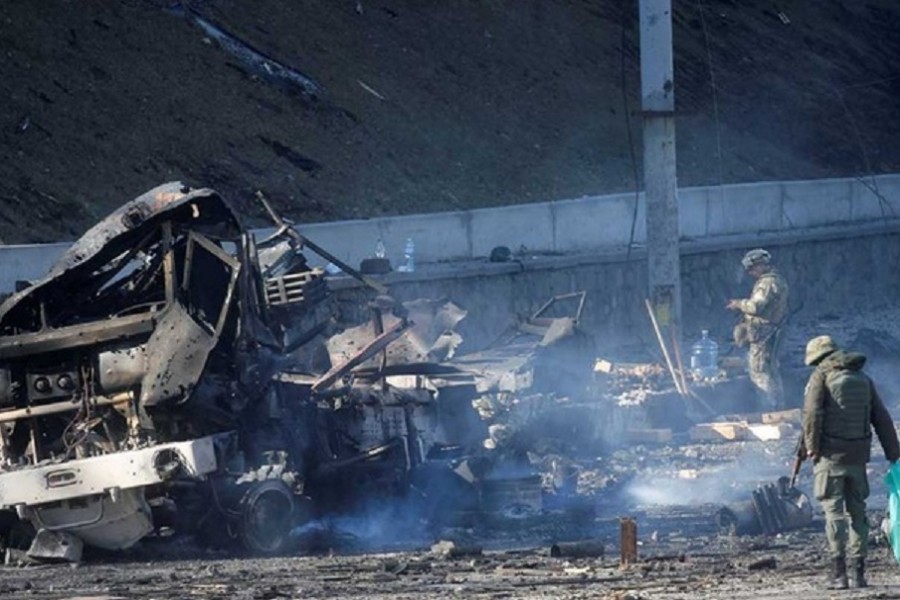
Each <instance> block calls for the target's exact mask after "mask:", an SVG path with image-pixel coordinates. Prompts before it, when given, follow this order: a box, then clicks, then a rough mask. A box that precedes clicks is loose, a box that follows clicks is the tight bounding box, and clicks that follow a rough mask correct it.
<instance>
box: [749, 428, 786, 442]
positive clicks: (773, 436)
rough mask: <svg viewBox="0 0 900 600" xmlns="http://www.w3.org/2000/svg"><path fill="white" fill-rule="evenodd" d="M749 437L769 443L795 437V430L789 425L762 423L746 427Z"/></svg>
mask: <svg viewBox="0 0 900 600" xmlns="http://www.w3.org/2000/svg"><path fill="white" fill-rule="evenodd" d="M747 429H749V431H750V435H751V436H753V437H754V438H756V439H758V440H763V441H766V442H768V441H771V440H783V439H788V438H795V437H797V430H796V429H794V426H793V425H791V424H790V423H773V424H768V423H762V424H758V425H757V424H753V425H748V426H747Z"/></svg>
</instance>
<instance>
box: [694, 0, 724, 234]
mask: <svg viewBox="0 0 900 600" xmlns="http://www.w3.org/2000/svg"><path fill="white" fill-rule="evenodd" d="M697 10H698V12H699V13H700V26H701V28H702V29H703V41H704V43H705V45H706V67H707V69H708V70H709V87H710V89H711V90H712V103H713V120H714V122H715V125H716V165H717V170H718V173H719V193H720V194H721V196H722V199H723V200H724V198H725V177H724V175H723V173H722V126H721V121H720V120H719V90H718V87H717V86H716V73H715V70H714V69H713V60H712V48H711V45H710V43H709V29H708V28H707V26H706V15H705V11H704V10H703V0H697ZM707 219H709V201H708V200H707Z"/></svg>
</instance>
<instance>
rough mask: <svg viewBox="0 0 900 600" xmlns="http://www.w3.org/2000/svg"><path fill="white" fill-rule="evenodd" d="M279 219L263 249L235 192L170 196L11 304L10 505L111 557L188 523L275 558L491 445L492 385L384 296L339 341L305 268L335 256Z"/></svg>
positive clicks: (6, 391)
mask: <svg viewBox="0 0 900 600" xmlns="http://www.w3.org/2000/svg"><path fill="white" fill-rule="evenodd" d="M266 208H267V209H268V208H269V207H268V204H266ZM269 210H270V213H271V214H272V216H273V218H275V220H276V223H277V224H278V225H279V227H278V230H277V231H276V233H275V234H273V235H272V236H270V237H269V238H267V239H265V240H261V241H259V242H257V241H256V240H255V239H254V237H253V236H252V235H251V234H250V233H249V232H248V231H247V230H246V228H245V227H244V226H243V224H242V223H241V222H240V219H239V218H238V215H237V214H236V212H235V211H234V210H233V209H232V207H231V206H230V205H229V203H228V202H227V201H226V200H225V199H224V198H222V197H221V196H219V195H218V194H217V193H216V192H214V191H212V190H209V189H193V190H192V189H188V188H186V187H184V186H182V185H181V184H180V183H177V182H176V183H170V184H165V185H163V186H160V187H158V188H155V189H153V190H151V191H149V192H147V193H146V194H144V195H142V196H140V197H138V198H137V199H135V200H133V201H131V202H129V203H127V204H125V205H124V206H123V207H121V208H120V209H119V210H117V211H115V212H114V213H112V214H111V215H110V216H108V217H107V218H106V219H104V220H103V221H101V222H100V223H98V224H97V225H95V226H94V227H93V228H92V229H90V230H89V231H88V232H87V233H86V234H85V235H84V236H83V237H82V238H81V239H79V240H78V241H77V242H76V243H75V244H74V245H73V246H72V247H71V248H70V249H69V250H68V251H67V252H66V253H65V254H64V256H63V257H62V258H61V259H60V260H59V261H58V262H57V264H55V265H54V266H53V267H52V269H51V270H50V272H49V273H48V275H47V276H46V277H44V278H43V279H41V280H38V281H36V282H31V283H30V284H28V285H27V286H25V287H23V289H21V290H20V291H18V292H17V293H15V294H14V295H12V296H11V297H9V298H8V299H7V300H6V301H5V302H4V303H3V305H2V306H0V509H6V510H14V511H15V512H16V514H17V515H18V518H19V519H20V520H22V521H26V522H28V523H30V524H31V525H33V527H34V528H35V529H37V530H47V531H52V532H63V533H65V534H71V535H75V536H77V537H79V538H81V540H83V542H85V543H88V544H90V545H94V546H98V547H101V548H107V549H121V548H126V547H128V546H131V545H132V544H134V543H135V542H137V541H138V540H139V539H141V538H142V537H143V536H145V535H147V534H148V533H149V532H151V531H152V530H154V529H155V528H156V529H158V528H160V527H161V526H164V525H169V524H173V525H180V526H182V527H186V528H187V529H193V530H194V531H195V532H196V533H198V534H200V535H201V536H203V537H205V538H207V539H210V540H211V541H216V542H226V543H227V542H239V543H240V544H241V545H242V546H243V547H245V548H247V549H248V550H250V551H253V552H256V553H277V552H282V551H284V550H285V549H286V547H287V546H288V544H289V542H290V532H291V530H292V527H295V526H296V525H298V524H300V523H302V522H303V521H305V520H308V519H310V518H313V516H315V515H316V514H317V513H319V512H321V511H323V510H332V509H335V508H338V507H340V506H341V505H343V504H347V503H348V500H349V499H357V498H365V497H366V496H367V495H369V494H384V493H395V492H396V493H404V491H406V490H407V489H408V485H409V482H410V481H411V480H412V479H414V478H415V477H417V474H418V473H420V472H423V471H429V470H434V469H435V468H436V465H437V466H438V470H440V468H441V467H440V466H441V465H443V464H444V463H442V462H440V461H437V462H435V461H431V460H430V458H431V457H433V456H435V455H443V453H444V450H446V449H448V448H450V449H453V448H456V449H460V448H466V447H477V446H480V445H481V442H482V441H483V440H484V439H485V437H486V435H487V427H486V424H484V423H483V422H482V421H480V420H479V419H478V417H477V414H476V413H475V411H474V410H473V408H472V400H473V399H474V398H475V397H476V396H478V395H479V394H482V393H483V392H484V390H483V389H482V388H483V387H484V386H483V385H481V384H476V380H477V379H478V377H479V374H478V373H475V374H474V375H473V374H472V372H471V369H469V370H467V367H466V365H465V364H464V362H463V364H462V365H456V366H454V365H449V364H446V363H443V364H439V363H436V362H434V361H435V360H436V358H435V357H437V358H438V359H440V358H445V357H446V356H447V355H448V354H447V353H446V352H444V353H443V354H441V353H440V352H436V351H435V350H434V348H436V347H437V346H439V345H440V344H435V345H434V346H433V347H432V342H434V341H435V339H434V336H432V339H428V338H429V334H428V332H426V331H423V330H422V327H423V323H422V322H419V323H416V324H414V323H413V321H412V320H411V319H410V318H409V315H408V314H407V312H406V310H405V309H404V307H402V306H397V305H396V304H395V303H393V302H392V300H391V299H390V298H389V297H385V296H384V295H383V293H384V291H385V290H384V288H383V287H382V286H380V285H378V284H373V283H372V282H368V283H370V284H371V287H373V288H374V290H375V292H378V293H380V294H382V295H379V296H377V297H376V298H375V300H374V301H373V302H372V304H371V307H370V308H371V314H372V320H371V322H370V323H368V324H363V325H362V326H360V327H359V328H357V329H355V330H347V331H345V332H344V334H343V337H339V336H334V335H333V334H334V333H335V329H336V328H335V325H334V318H333V316H334V315H333V311H332V310H331V305H330V300H329V296H328V294H327V286H326V282H325V280H324V278H323V277H322V272H321V271H320V270H318V269H311V268H309V266H308V265H307V262H306V259H305V257H304V255H303V254H302V252H301V250H302V249H303V248H304V247H307V248H312V249H313V250H315V251H317V252H319V253H320V254H323V255H324V256H326V258H328V259H329V260H333V262H335V261H336V259H334V257H332V256H331V255H329V254H327V252H325V251H324V250H322V249H320V248H318V247H316V246H315V245H314V244H312V243H311V242H310V241H309V240H306V239H304V238H303V237H302V236H301V235H300V234H299V233H297V232H296V231H295V230H294V229H293V228H292V227H290V225H289V224H288V223H285V222H284V221H282V220H281V219H279V218H278V217H277V216H276V215H274V213H272V211H271V209H269ZM336 262H337V264H339V265H341V266H342V267H345V270H347V271H348V272H350V273H351V274H353V275H354V276H356V277H359V278H361V279H363V280H365V277H363V276H361V275H359V274H358V273H355V272H353V271H352V269H350V268H349V267H346V265H342V264H341V263H340V262H339V261H336ZM434 308H435V307H433V306H432V307H430V308H429V310H430V309H434ZM438 308H441V307H438ZM451 308H452V307H451ZM579 309H580V306H579ZM425 312H426V313H427V312H428V311H427V310H425ZM450 313H451V314H452V315H454V316H452V317H450V318H449V321H452V322H455V321H454V319H456V320H458V319H459V318H461V316H459V314H456V313H454V311H453V310H450ZM462 314H463V315H464V313H462ZM445 320H447V319H445ZM420 321H421V320H420ZM427 321H428V319H424V322H427ZM567 323H568V325H569V326H571V324H572V323H570V322H567ZM426 324H427V323H426ZM553 324H554V322H553V320H547V323H545V324H543V327H544V328H543V329H541V330H540V331H538V333H541V332H544V333H546V331H547V329H548V328H549V329H554V327H552V325H553ZM416 328H418V331H417V330H416ZM433 329H434V328H433ZM435 331H437V333H438V334H441V333H443V331H441V328H440V327H437V328H436V329H435ZM532 333H534V332H532ZM401 337H403V338H404V339H403V340H400V338H401ZM438 337H440V335H438ZM537 339H538V340H540V339H541V337H540V336H538V338H537ZM336 341H337V342H340V343H336ZM444 341H446V340H444ZM394 342H397V343H396V344H395V343H394ZM537 347H538V344H533V345H532V347H531V349H532V350H534V349H535V348H537ZM398 348H399V350H398ZM451 354H452V353H451ZM439 355H440V356H439ZM517 365H518V367H521V364H519V363H517ZM518 367H517V368H518ZM585 372H587V370H586V371H585ZM473 416H474V418H473ZM426 463H427V464H426ZM447 472H448V470H444V471H442V475H441V476H446V475H447Z"/></svg>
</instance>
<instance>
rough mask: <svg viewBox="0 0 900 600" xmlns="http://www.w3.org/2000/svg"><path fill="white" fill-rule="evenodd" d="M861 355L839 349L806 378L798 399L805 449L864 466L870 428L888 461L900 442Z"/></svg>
mask: <svg viewBox="0 0 900 600" xmlns="http://www.w3.org/2000/svg"><path fill="white" fill-rule="evenodd" d="M865 362H866V357H865V356H863V355H862V354H855V353H851V352H844V351H843V350H838V351H836V352H834V353H832V354H829V355H828V356H826V357H825V358H824V359H823V360H822V362H820V363H819V364H818V365H817V366H816V369H815V370H814V371H813V372H812V375H810V377H809V381H808V382H807V384H806V391H805V393H804V399H803V441H804V444H805V446H806V448H807V450H808V451H809V452H810V453H811V454H814V455H818V456H822V457H824V458H827V459H829V460H831V461H832V462H834V463H835V464H839V465H864V464H866V463H867V462H869V459H870V457H871V447H872V429H873V428H874V429H875V433H876V435H877V436H878V441H879V442H880V443H881V447H882V448H883V449H884V454H885V456H886V457H887V459H888V460H889V461H891V462H893V461H895V460H897V459H898V458H900V441H898V440H897V431H896V430H895V429H894V423H893V420H892V419H891V416H890V414H888V411H887V409H886V408H885V407H884V403H883V402H882V401H881V398H880V397H879V396H878V392H877V391H876V390H875V384H873V383H872V380H871V379H869V377H868V376H867V375H866V374H865V373H863V372H862V367H863V365H864V364H865Z"/></svg>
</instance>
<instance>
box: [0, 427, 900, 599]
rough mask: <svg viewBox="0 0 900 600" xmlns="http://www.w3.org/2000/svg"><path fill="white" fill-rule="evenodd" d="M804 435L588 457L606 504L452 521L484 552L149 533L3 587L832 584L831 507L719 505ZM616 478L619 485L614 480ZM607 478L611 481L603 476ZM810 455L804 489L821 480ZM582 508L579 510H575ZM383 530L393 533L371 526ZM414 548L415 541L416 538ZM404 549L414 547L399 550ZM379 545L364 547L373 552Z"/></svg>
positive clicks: (714, 590) (885, 593) (578, 593)
mask: <svg viewBox="0 0 900 600" xmlns="http://www.w3.org/2000/svg"><path fill="white" fill-rule="evenodd" d="M792 450H793V447H792V441H791V440H782V441H778V442H736V443H721V444H688V445H683V446H659V447H649V446H636V447H632V448H629V449H626V450H621V451H618V452H615V453H612V454H610V455H609V456H606V457H604V458H602V459H597V460H596V461H584V462H583V463H582V464H581V469H582V470H581V473H580V481H579V486H580V489H581V491H582V495H583V496H585V497H586V498H588V500H589V504H590V505H591V506H592V507H593V508H595V513H594V514H593V515H592V516H589V517H586V518H583V519H581V520H579V519H577V518H573V517H572V514H571V512H573V511H561V512H554V513H549V514H546V515H543V516H542V517H541V518H535V517H529V518H521V519H515V518H506V519H502V520H498V521H497V522H494V523H491V524H490V525H489V526H488V527H487V528H486V529H482V530H481V531H480V532H479V531H475V530H465V529H456V530H446V531H443V532H440V533H438V534H436V536H437V537H453V538H455V539H457V540H460V539H464V540H465V541H466V544H467V545H469V546H479V547H481V548H483V552H482V553H480V554H466V555H464V556H460V557H458V558H446V557H444V556H442V555H440V554H437V553H434V552H432V551H430V550H429V545H430V542H431V541H433V540H429V539H426V536H423V537H422V538H421V539H418V540H412V539H410V540H407V541H405V542H400V541H398V540H392V541H391V542H390V543H382V542H380V541H379V539H377V537H375V538H369V539H366V537H365V535H366V534H365V531H364V530H362V529H358V530H357V531H356V533H358V534H359V535H356V534H354V532H353V531H350V530H345V531H341V532H338V531H336V532H335V535H334V537H333V542H334V548H332V549H331V550H328V549H325V550H324V552H320V553H318V554H316V555H311V556H310V555H308V556H287V557H278V558H269V559H258V558H245V557H239V556H228V555H224V554H216V553H210V552H204V551H200V550H197V549H196V548H195V547H194V546H193V545H192V544H191V543H190V542H189V541H187V540H178V539H169V540H165V541H163V540H148V541H146V542H144V543H143V544H142V545H141V546H140V547H139V548H137V549H135V550H133V551H131V552H129V553H127V554H122V555H118V556H88V557H86V559H85V561H84V562H83V563H82V564H80V565H79V566H77V567H71V566H68V565H52V566H31V567H6V568H4V569H3V570H2V575H0V596H2V597H3V598H7V599H10V600H20V599H33V598H48V599H64V598H65V599H71V598H94V599H97V600H99V599H100V598H104V599H111V598H147V599H150V598H157V599H166V600H169V599H176V598H209V599H212V598H216V599H225V598H248V599H273V598H443V597H447V596H451V595H452V596H465V597H477V598H503V597H506V598H538V597H540V598H609V599H617V600H625V599H628V598H630V599H638V598H646V599H670V598H671V599H687V598H731V599H741V598H773V599H774V598H792V599H805V598H809V599H813V598H816V599H818V598H826V597H837V596H836V594H837V593H834V592H832V593H830V594H832V595H829V593H826V592H825V591H824V578H825V573H826V567H825V565H826V562H827V557H826V555H825V553H824V538H823V534H822V529H823V524H822V520H821V514H820V513H818V514H817V516H816V518H815V519H814V521H813V523H812V525H811V526H810V527H808V528H806V529H802V530H798V531H794V532H790V533H785V534H780V535H777V536H770V537H766V536H737V535H733V534H729V533H727V532H721V531H719V529H718V527H717V526H716V524H715V513H716V511H717V510H718V508H719V507H720V506H721V505H722V504H723V503H727V502H730V501H734V500H738V499H744V498H746V496H747V494H748V493H749V491H750V490H752V489H753V488H754V487H755V486H756V485H757V484H759V483H765V482H768V481H771V480H773V479H774V478H777V477H778V476H781V475H784V474H786V472H788V470H789V468H790V466H789V463H790V461H791V457H792ZM885 467H886V465H885V463H884V459H883V458H881V457H878V458H876V459H875V460H874V462H873V463H872V465H871V470H870V481H871V483H872V497H871V501H870V518H871V520H872V521H873V523H877V522H879V521H880V518H881V516H882V511H883V509H884V506H885V502H884V497H885V490H884V486H883V483H882V482H881V477H882V474H883V472H884V470H885ZM610 476H613V477H614V478H615V483H610ZM598 482H603V483H598ZM810 483H811V472H810V467H809V465H805V466H804V471H803V472H802V474H801V478H800V481H799V487H800V488H801V489H802V490H804V491H809V488H810ZM574 512H576V513H577V512H578V511H574ZM620 516H632V517H634V518H636V520H637V523H638V539H639V553H640V560H639V562H638V563H637V564H634V565H632V566H631V567H629V568H627V569H621V568H620V567H619V556H618V552H619V549H618V536H619V517H620ZM369 532H370V533H371V532H378V533H379V534H383V533H384V529H379V528H375V527H373V528H370V529H369ZM589 538H590V539H600V540H602V541H603V542H604V545H605V547H606V553H605V556H603V557H593V558H575V559H573V558H551V557H550V556H549V552H548V548H549V546H550V545H551V544H552V543H553V542H556V541H561V540H577V539H589ZM404 546H405V547H404ZM398 548H402V549H400V550H398ZM363 549H365V550H367V552H365V553H361V550H363ZM869 563H870V567H869V573H870V575H869V582H870V587H869V588H868V589H866V590H857V591H851V592H842V593H840V595H841V596H842V597H844V596H846V597H852V598H895V597H897V589H900V588H898V586H900V567H898V565H897V564H895V563H894V562H893V559H892V558H890V555H889V549H888V548H887V547H886V546H885V544H884V541H883V540H882V539H881V538H880V534H879V533H878V532H877V528H875V527H873V533H872V547H871V555H870V561H869Z"/></svg>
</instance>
